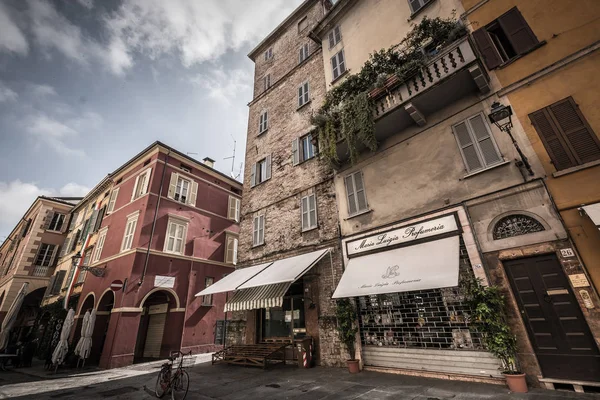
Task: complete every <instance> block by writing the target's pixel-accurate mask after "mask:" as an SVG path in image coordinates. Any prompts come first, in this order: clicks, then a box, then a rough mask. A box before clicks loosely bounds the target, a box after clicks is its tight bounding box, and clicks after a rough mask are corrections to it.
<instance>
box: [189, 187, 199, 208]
mask: <svg viewBox="0 0 600 400" xmlns="http://www.w3.org/2000/svg"><path fill="white" fill-rule="evenodd" d="M197 197H198V182H196V181H192V186H191V191H190V195H189V196H188V204H189V205H190V206H193V207H196V198H197Z"/></svg>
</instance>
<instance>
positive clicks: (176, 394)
mask: <svg viewBox="0 0 600 400" xmlns="http://www.w3.org/2000/svg"><path fill="white" fill-rule="evenodd" d="M189 387H190V376H189V375H188V373H187V372H186V371H183V370H181V371H180V372H179V374H177V376H176V377H175V378H173V382H172V386H171V399H172V400H183V399H185V396H187V392H188V389H189Z"/></svg>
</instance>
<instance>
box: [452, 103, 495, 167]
mask: <svg viewBox="0 0 600 400" xmlns="http://www.w3.org/2000/svg"><path fill="white" fill-rule="evenodd" d="M452 130H453V131H454V136H455V137H456V142H457V143H458V147H459V149H460V153H461V155H462V158H463V162H464V163H465V168H466V170H467V172H468V173H471V172H474V171H478V170H481V169H485V168H488V167H491V166H493V165H495V164H498V163H501V162H502V161H504V159H503V158H502V156H501V155H500V152H499V151H498V147H497V146H496V143H495V142H494V138H493V136H492V133H491V131H490V127H489V126H488V124H487V122H486V121H485V118H484V117H483V115H482V114H477V115H475V116H473V117H470V118H467V119H466V120H464V121H462V122H460V123H458V124H456V125H454V126H452Z"/></svg>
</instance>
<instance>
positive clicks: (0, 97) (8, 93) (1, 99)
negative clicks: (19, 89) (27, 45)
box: [0, 22, 19, 103]
mask: <svg viewBox="0 0 600 400" xmlns="http://www.w3.org/2000/svg"><path fill="white" fill-rule="evenodd" d="M0 23H1V22H0ZM17 97H19V96H18V95H17V93H16V92H15V91H13V90H12V89H11V88H9V87H8V86H6V85H5V84H4V83H2V81H0V103H5V102H6V103H8V102H9V101H16V100H17Z"/></svg>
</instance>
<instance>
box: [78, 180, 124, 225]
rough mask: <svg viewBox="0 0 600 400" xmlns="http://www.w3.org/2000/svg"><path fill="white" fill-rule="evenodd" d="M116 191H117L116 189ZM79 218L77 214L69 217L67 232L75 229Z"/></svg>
mask: <svg viewBox="0 0 600 400" xmlns="http://www.w3.org/2000/svg"><path fill="white" fill-rule="evenodd" d="M117 190H118V189H117ZM78 217H79V213H74V214H72V215H71V222H70V223H69V230H70V231H72V230H73V229H75V226H76V225H77V218H78Z"/></svg>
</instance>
